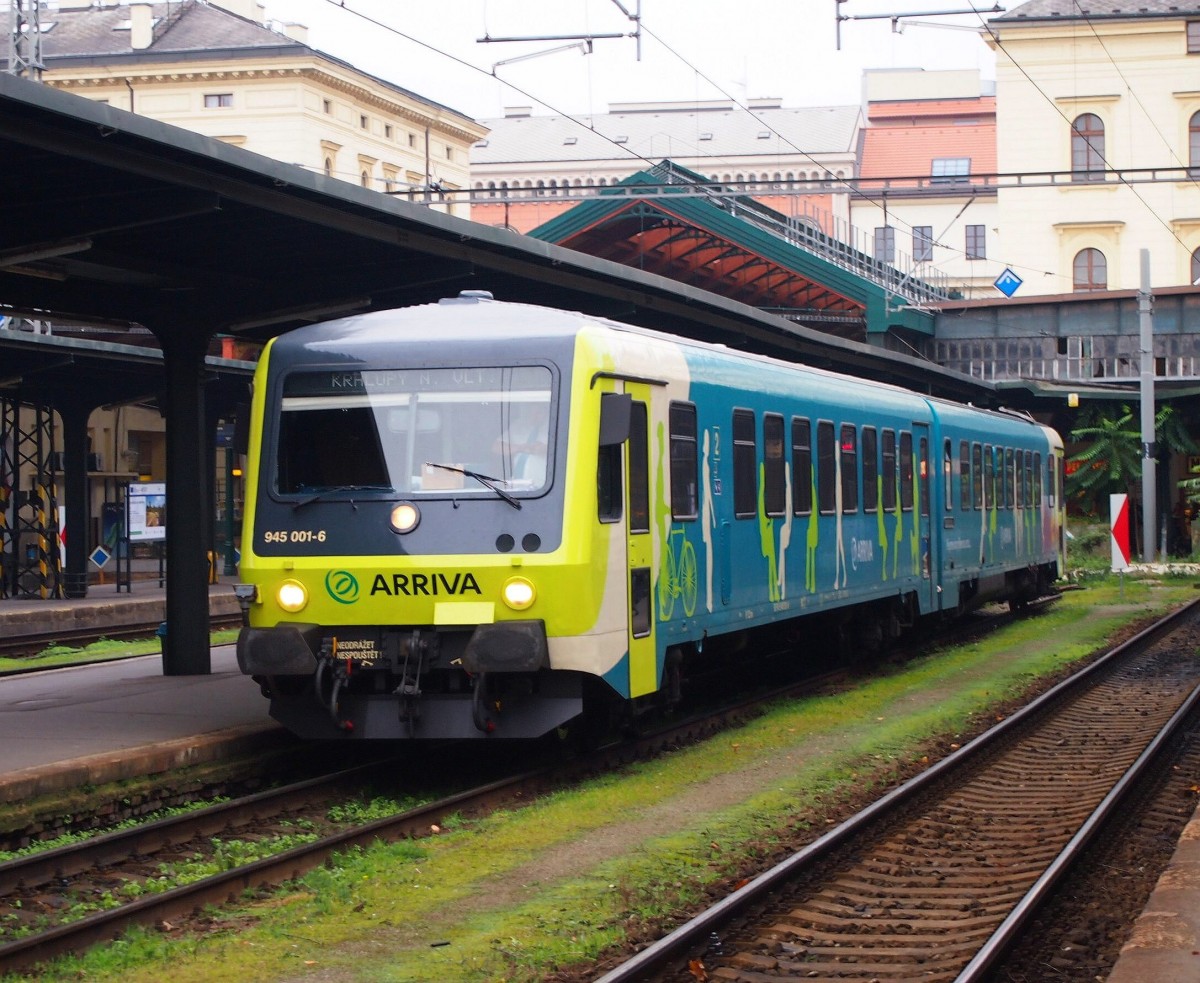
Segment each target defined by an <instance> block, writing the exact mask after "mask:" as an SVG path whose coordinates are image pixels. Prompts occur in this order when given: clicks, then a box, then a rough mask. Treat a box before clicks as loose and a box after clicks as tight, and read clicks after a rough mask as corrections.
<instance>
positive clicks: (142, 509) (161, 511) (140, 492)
mask: <svg viewBox="0 0 1200 983" xmlns="http://www.w3.org/2000/svg"><path fill="white" fill-rule="evenodd" d="M125 502H126V507H127V510H128V514H129V524H128V526H127V527H126V528H127V529H128V530H129V541H130V542H131V543H149V542H154V541H155V540H165V539H166V538H167V486H166V485H165V484H163V483H162V482H154V483H149V484H145V483H137V482H134V483H131V484H130V485H129V490H128V492H127V493H126V498H125Z"/></svg>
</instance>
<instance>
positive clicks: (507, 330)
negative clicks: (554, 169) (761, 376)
mask: <svg viewBox="0 0 1200 983" xmlns="http://www.w3.org/2000/svg"><path fill="white" fill-rule="evenodd" d="M466 310H469V311H470V317H469V318H464V317H463V316H462V315H463V313H464V311H466ZM587 328H604V329H608V330H612V331H620V332H625V333H628V334H634V335H640V336H642V337H645V338H653V339H657V340H661V341H663V342H666V343H670V344H674V345H680V346H683V347H685V348H690V349H692V350H696V351H703V352H705V353H708V354H709V355H711V356H713V357H716V358H726V357H728V358H735V359H738V360H746V361H749V362H755V363H759V364H766V365H772V366H776V367H779V368H782V369H789V370H793V371H795V370H797V369H799V370H802V371H804V372H806V373H811V374H814V375H817V376H821V377H823V378H825V379H827V380H829V381H830V382H845V381H846V380H851V381H853V382H855V383H857V384H859V385H863V386H868V387H870V388H871V389H872V390H885V391H889V392H892V393H894V394H895V395H896V396H897V397H901V398H902V397H908V398H916V399H920V400H923V401H925V402H927V403H928V404H930V407H931V409H932V410H933V412H935V413H938V414H939V415H941V416H942V417H943V418H944V419H945V418H949V417H952V416H954V415H955V411H956V410H963V411H970V412H974V413H987V414H990V415H992V416H994V417H995V418H996V420H997V422H998V423H999V422H1000V421H1001V420H1004V421H1008V422H1010V423H1012V424H1014V425H1021V424H1025V425H1036V424H1035V421H1033V419H1032V418H1030V417H1028V416H1027V415H1026V414H1024V413H1019V412H1015V411H1008V410H1004V409H998V410H997V409H987V408H983V407H976V406H972V405H971V404H963V403H955V402H953V401H951V400H948V399H944V398H941V397H934V396H929V395H926V394H923V393H918V392H915V391H914V390H911V389H905V388H904V387H902V386H897V385H894V384H892V383H886V382H879V381H876V380H871V379H863V378H860V377H858V376H851V375H847V374H845V373H841V372H834V371H832V370H829V369H824V368H820V367H818V366H813V365H808V364H806V363H803V362H790V361H787V360H785V359H781V358H777V357H774V356H770V355H763V354H760V353H757V352H746V351H741V350H739V349H736V348H729V347H727V346H725V345H720V344H713V343H711V342H706V341H700V340H697V339H693V338H686V337H681V336H679V335H674V334H671V333H670V332H669V331H667V330H660V329H655V328H647V327H642V326H639V325H633V324H626V323H624V322H621V321H616V320H612V319H609V318H605V317H601V316H598V315H593V314H584V313H581V312H579V311H567V310H562V309H559V308H553V307H541V306H538V305H536V304H521V303H512V302H509V301H498V300H495V299H494V298H493V297H492V295H491V294H490V293H488V292H487V291H483V290H468V291H463V292H462V293H461V294H460V295H459V296H457V297H452V298H444V299H442V300H440V301H438V302H437V303H433V304H419V305H414V306H411V307H400V308H395V309H392V310H385V311H372V312H370V313H366V314H356V315H351V316H349V317H343V318H338V319H336V320H331V321H323V322H320V323H317V324H311V325H308V326H306V327H303V328H297V329H296V330H294V331H290V332H288V333H287V334H285V335H280V336H279V337H278V338H276V339H275V340H274V341H273V343H272V344H273V345H274V347H275V348H276V350H277V351H278V352H279V353H280V354H285V353H288V352H295V351H297V350H300V349H304V350H308V351H310V352H314V353H315V352H321V351H323V350H326V349H328V350H330V351H333V352H338V353H347V352H349V351H351V350H353V349H356V348H362V349H370V348H378V347H387V346H392V345H395V344H396V343H397V342H399V341H402V340H404V339H405V335H406V333H408V332H411V335H410V339H411V340H412V341H430V340H435V341H446V340H451V339H453V340H456V341H467V340H478V341H494V340H496V338H497V337H503V338H505V339H513V340H524V341H538V340H552V339H562V340H564V341H565V340H569V339H573V338H574V337H575V336H576V335H578V334H579V332H580V331H581V330H586V329H587ZM364 354H365V352H364Z"/></svg>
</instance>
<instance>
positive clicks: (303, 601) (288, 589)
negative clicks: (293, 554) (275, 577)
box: [275, 580, 308, 614]
mask: <svg viewBox="0 0 1200 983" xmlns="http://www.w3.org/2000/svg"><path fill="white" fill-rule="evenodd" d="M275 600H276V601H278V602H279V606H280V607H281V608H283V610H285V611H287V612H289V613H291V614H295V613H296V612H297V611H303V610H304V608H305V607H306V606H307V604H308V591H307V590H305V588H304V585H303V584H302V583H300V581H298V580H285V581H284V582H283V583H282V584H280V585H279V588H278V590H276V591H275Z"/></svg>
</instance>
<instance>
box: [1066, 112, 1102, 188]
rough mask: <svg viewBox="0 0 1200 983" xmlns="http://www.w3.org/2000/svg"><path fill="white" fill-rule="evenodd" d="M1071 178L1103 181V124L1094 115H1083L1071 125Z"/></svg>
mask: <svg viewBox="0 0 1200 983" xmlns="http://www.w3.org/2000/svg"><path fill="white" fill-rule="evenodd" d="M1071 177H1073V178H1074V179H1075V180H1076V181H1103V180H1104V122H1103V121H1102V120H1101V119H1100V117H1099V116H1097V115H1096V114H1095V113H1083V114H1082V115H1080V116H1077V117H1076V118H1075V122H1074V123H1072V124H1071Z"/></svg>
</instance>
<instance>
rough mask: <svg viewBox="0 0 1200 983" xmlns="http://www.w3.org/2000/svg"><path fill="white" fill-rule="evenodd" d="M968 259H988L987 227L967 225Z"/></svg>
mask: <svg viewBox="0 0 1200 983" xmlns="http://www.w3.org/2000/svg"><path fill="white" fill-rule="evenodd" d="M967 259H987V228H986V227H985V226H982V225H968V226H967Z"/></svg>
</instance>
